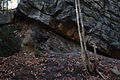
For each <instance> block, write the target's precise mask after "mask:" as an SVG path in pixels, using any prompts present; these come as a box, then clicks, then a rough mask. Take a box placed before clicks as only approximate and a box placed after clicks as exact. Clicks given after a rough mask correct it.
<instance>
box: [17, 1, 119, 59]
mask: <svg viewBox="0 0 120 80" xmlns="http://www.w3.org/2000/svg"><path fill="white" fill-rule="evenodd" d="M81 9H82V16H83V23H84V27H85V32H86V41H87V44H88V45H89V46H92V44H93V43H95V44H96V45H97V48H98V50H99V51H101V52H104V53H106V54H108V55H111V56H116V55H117V56H116V57H118V58H120V56H119V55H120V32H119V31H120V1H119V0H81ZM18 11H19V13H22V14H24V15H25V16H26V17H28V18H31V19H33V20H36V21H39V22H40V23H43V24H45V25H47V26H48V27H50V28H52V29H53V30H55V31H56V32H58V33H60V34H62V35H64V36H67V37H69V38H71V39H73V40H75V41H78V40H79V36H78V32H77V25H76V11H75V4H74V0H22V1H21V3H20V4H19V6H18Z"/></svg>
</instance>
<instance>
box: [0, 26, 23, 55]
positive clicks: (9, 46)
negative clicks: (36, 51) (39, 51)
mask: <svg viewBox="0 0 120 80" xmlns="http://www.w3.org/2000/svg"><path fill="white" fill-rule="evenodd" d="M15 30H16V28H15V26H9V25H6V26H3V27H2V28H0V56H2V57H8V56H11V55H13V54H14V53H16V52H18V51H19V50H20V49H21V41H20V37H18V36H16V35H15V33H14V31H15Z"/></svg>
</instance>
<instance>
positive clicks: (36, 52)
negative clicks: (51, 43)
mask: <svg viewBox="0 0 120 80" xmlns="http://www.w3.org/2000/svg"><path fill="white" fill-rule="evenodd" d="M43 56H44V52H43V51H41V50H38V49H35V57H38V58H39V57H43Z"/></svg>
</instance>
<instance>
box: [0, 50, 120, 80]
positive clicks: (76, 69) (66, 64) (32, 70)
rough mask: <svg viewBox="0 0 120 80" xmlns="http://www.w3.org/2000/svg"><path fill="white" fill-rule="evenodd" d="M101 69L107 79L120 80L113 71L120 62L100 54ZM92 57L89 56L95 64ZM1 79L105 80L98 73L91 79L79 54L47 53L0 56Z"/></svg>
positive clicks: (99, 68)
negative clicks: (38, 55)
mask: <svg viewBox="0 0 120 80" xmlns="http://www.w3.org/2000/svg"><path fill="white" fill-rule="evenodd" d="M97 58H98V60H99V65H98V70H99V72H101V74H102V75H103V76H104V77H105V78H106V80H120V76H119V75H115V74H114V73H112V72H111V69H113V68H114V66H117V67H118V70H120V60H117V59H112V58H108V57H104V56H101V55H97ZM92 59H93V56H92V55H91V56H90V60H91V61H92ZM0 80H103V78H102V77H100V75H98V74H97V73H95V74H93V76H92V79H90V78H89V75H88V74H87V73H86V70H85V69H84V68H83V64H82V59H81V57H80V54H79V53H65V54H62V53H56V54H47V53H46V54H45V55H44V56H43V57H40V58H36V57H35V56H34V53H33V52H31V53H29V52H19V53H16V54H15V55H13V56H10V57H7V58H3V57H0Z"/></svg>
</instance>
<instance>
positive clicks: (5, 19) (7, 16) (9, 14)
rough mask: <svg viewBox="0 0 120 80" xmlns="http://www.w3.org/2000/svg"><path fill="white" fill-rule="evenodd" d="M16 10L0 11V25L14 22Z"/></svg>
mask: <svg viewBox="0 0 120 80" xmlns="http://www.w3.org/2000/svg"><path fill="white" fill-rule="evenodd" d="M13 17H14V11H0V25H4V24H8V23H11V22H12V19H13Z"/></svg>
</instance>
